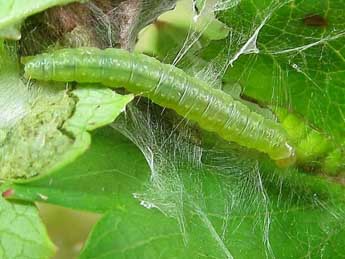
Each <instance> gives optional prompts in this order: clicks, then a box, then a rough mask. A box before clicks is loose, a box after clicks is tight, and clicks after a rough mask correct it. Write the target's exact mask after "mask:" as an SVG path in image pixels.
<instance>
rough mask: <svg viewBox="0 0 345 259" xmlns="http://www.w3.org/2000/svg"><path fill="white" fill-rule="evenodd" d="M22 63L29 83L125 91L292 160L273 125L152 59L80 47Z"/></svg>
mask: <svg viewBox="0 0 345 259" xmlns="http://www.w3.org/2000/svg"><path fill="white" fill-rule="evenodd" d="M24 63H25V74H26V76H27V77H29V78H33V79H39V80H45V81H50V80H53V81H62V82H70V81H76V82H80V83H85V82H87V83H102V84H104V85H107V86H110V87H125V88H126V89H127V90H128V91H130V92H133V93H136V94H139V95H142V96H145V97H148V98H149V99H151V100H152V101H153V102H155V103H157V104H159V105H161V106H163V107H167V108H171V109H173V110H175V111H176V112H177V113H178V114H180V115H182V116H184V117H186V118H187V119H189V120H192V121H195V122H197V123H198V124H199V125H200V127H201V128H203V129H205V130H208V131H211V132H216V133H218V134H219V135H220V136H221V137H222V138H224V139H225V140H229V141H233V142H236V143H238V144H240V145H242V146H245V147H248V148H253V149H256V150H259V151H261V152H264V153H267V154H268V155H269V156H270V157H271V158H272V159H273V160H282V161H283V164H284V161H293V160H294V156H295V153H294V148H293V147H292V146H291V145H290V144H289V143H288V140H287V135H286V133H285V130H284V129H283V128H282V127H281V126H280V125H279V124H278V123H277V122H275V121H273V120H269V119H266V118H265V117H264V116H262V115H260V114H258V113H255V112H252V111H250V109H249V108H248V107H247V106H245V105H244V104H243V103H241V102H239V101H236V100H234V99H233V98H232V97H231V96H230V95H228V94H226V93H224V92H223V91H221V90H218V89H214V88H211V87H209V86H208V85H207V84H206V83H205V82H203V81H201V80H198V79H196V78H193V77H191V76H189V75H187V74H186V73H184V72H183V71H182V70H181V69H179V68H176V67H174V66H172V65H168V64H162V63H161V62H159V61H158V60H156V59H154V58H152V57H148V56H145V55H143V54H138V53H130V52H127V51H125V50H121V49H106V50H100V49H96V48H79V49H62V50H58V51H55V52H53V53H46V54H41V55H37V56H35V57H30V58H29V59H27V60H24Z"/></svg>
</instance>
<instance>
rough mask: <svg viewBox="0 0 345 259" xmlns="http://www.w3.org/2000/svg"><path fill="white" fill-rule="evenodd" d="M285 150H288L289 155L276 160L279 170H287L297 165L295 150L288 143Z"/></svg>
mask: <svg viewBox="0 0 345 259" xmlns="http://www.w3.org/2000/svg"><path fill="white" fill-rule="evenodd" d="M285 148H286V149H287V152H286V154H287V155H286V156H285V157H283V158H279V159H275V163H276V165H277V166H278V167H279V168H287V167H290V166H292V165H294V164H295V163H296V152H295V149H294V148H293V147H292V146H291V145H289V144H288V143H285Z"/></svg>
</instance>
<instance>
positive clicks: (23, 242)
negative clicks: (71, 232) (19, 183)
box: [0, 198, 55, 259]
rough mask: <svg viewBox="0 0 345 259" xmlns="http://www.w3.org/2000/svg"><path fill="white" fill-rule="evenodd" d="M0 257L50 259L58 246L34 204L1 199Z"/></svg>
mask: <svg viewBox="0 0 345 259" xmlns="http://www.w3.org/2000/svg"><path fill="white" fill-rule="evenodd" d="M0 233H1V235H0V257H1V258H3V259H12V258H42V259H45V258H46V259H49V258H51V257H52V256H53V254H54V252H55V247H54V245H53V244H52V243H51V241H50V240H49V237H48V235H47V232H46V230H45V228H44V226H43V224H42V222H41V220H40V218H39V215H38V210H37V209H36V207H35V206H34V205H33V204H31V203H16V202H8V201H6V200H4V199H3V198H0Z"/></svg>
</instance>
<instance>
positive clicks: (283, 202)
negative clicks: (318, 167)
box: [10, 118, 345, 258]
mask: <svg viewBox="0 0 345 259" xmlns="http://www.w3.org/2000/svg"><path fill="white" fill-rule="evenodd" d="M139 119H140V118H139ZM93 140H94V141H93V143H92V145H91V149H90V150H89V151H87V152H86V153H85V154H84V155H83V156H82V157H80V158H79V159H77V160H76V161H75V162H74V163H72V164H71V165H69V166H67V167H65V168H64V169H62V170H61V171H60V172H56V173H54V174H51V175H46V176H44V177H42V178H40V179H32V180H31V181H27V182H24V183H17V184H14V185H12V186H10V188H13V189H14V191H15V193H14V195H13V198H15V199H18V198H19V199H26V200H31V201H44V202H49V203H53V204H59V205H62V206H66V207H70V208H77V209H82V210H89V211H95V212H101V213H106V215H105V216H104V218H103V219H102V220H101V221H100V222H99V224H98V225H97V226H96V227H95V229H94V231H93V234H92V235H91V237H90V239H89V241H88V242H87V244H86V246H85V248H84V251H83V253H82V255H81V258H114V257H116V258H126V257H127V258H128V257H130V258H133V257H134V258H135V257H140V258H155V257H156V256H157V255H159V254H162V255H164V256H163V257H164V258H181V257H182V258H183V257H188V258H198V257H199V256H205V257H207V256H209V257H212V256H213V257H216V258H225V257H226V256H227V255H229V253H230V254H232V255H233V256H235V258H252V257H256V258H265V256H266V253H268V254H270V253H272V251H273V253H274V254H275V256H276V257H277V258H284V257H285V256H286V254H285V253H287V252H286V251H287V250H286V249H288V253H289V255H291V257H294V258H299V257H302V256H305V255H306V254H308V252H310V253H311V256H315V257H318V256H320V255H321V253H324V256H325V255H327V256H329V257H333V256H336V255H337V253H339V252H340V251H341V249H342V244H343V241H342V238H343V236H344V229H343V228H339V227H338V226H342V225H343V223H345V222H344V218H345V217H344V216H345V215H344V210H343V209H344V208H343V206H344V205H343V202H344V188H343V187H341V186H339V185H336V184H330V183H327V182H325V181H323V180H322V179H320V178H318V177H315V176H309V175H306V174H303V173H301V172H298V171H296V170H291V169H289V170H285V171H284V170H283V171H279V170H278V171H277V170H276V169H273V167H272V164H271V163H270V162H269V161H267V164H262V166H260V167H258V165H257V164H256V162H255V161H252V159H250V158H248V160H246V159H245V158H244V157H243V155H241V154H240V153H239V154H237V155H236V153H235V155H234V154H233V155H229V154H228V153H221V152H220V151H217V152H216V154H213V151H211V152H210V153H209V154H204V156H203V166H202V168H200V167H194V166H195V165H193V164H191V163H190V162H189V163H186V164H184V162H183V161H184V160H183V159H181V158H180V159H179V157H180V156H182V157H184V158H186V157H187V156H188V155H187V153H184V149H182V150H181V148H182V145H180V146H179V147H180V152H175V154H174V155H173V156H172V157H175V159H177V160H169V161H170V163H172V166H168V165H166V166H165V167H162V169H161V170H162V171H160V170H159V171H156V174H158V176H159V179H160V181H159V183H160V184H159V186H156V185H155V184H154V183H155V182H154V181H153V182H148V177H147V173H146V172H147V171H148V167H147V164H146V161H145V160H144V159H143V157H142V155H141V154H140V152H138V150H137V149H136V147H135V146H134V145H133V144H131V143H130V142H128V141H127V140H125V139H124V138H123V137H121V136H120V135H119V134H118V133H116V132H114V131H113V130H112V129H110V128H104V129H100V130H97V131H95V132H94V134H93ZM165 148H166V149H168V152H169V151H171V150H170V149H169V146H166V147H165ZM181 153H182V154H181ZM188 154H189V156H190V155H191V154H190V153H188ZM161 155H162V154H161ZM176 156H178V157H176ZM219 157H220V158H221V159H220V160H219V164H218V163H217V162H215V161H214V160H217V159H218V158H219ZM156 158H157V160H154V161H156V162H155V166H156V167H155V168H159V167H160V165H162V164H161V163H160V162H159V158H158V157H156ZM229 164H231V167H228V166H229ZM272 173H273V175H272ZM152 177H153V176H152V175H151V180H152ZM139 203H140V204H141V205H139ZM148 208H151V209H148ZM156 208H158V209H159V210H160V211H162V212H163V213H161V212H159V211H158V210H157V209H156ZM109 210H110V211H109ZM107 211H109V212H107ZM301 240H305V242H301ZM332 241H334V242H332ZM267 242H269V243H267ZM168 244H169V245H168ZM282 244H284V246H283V247H284V249H282ZM320 244H321V245H320ZM271 249H272V251H271Z"/></svg>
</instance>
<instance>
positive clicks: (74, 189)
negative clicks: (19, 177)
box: [11, 128, 148, 213]
mask: <svg viewBox="0 0 345 259" xmlns="http://www.w3.org/2000/svg"><path fill="white" fill-rule="evenodd" d="M93 139H94V140H93V142H92V145H91V148H90V149H89V150H88V151H87V152H86V153H85V154H84V155H83V156H81V157H80V158H78V159H77V160H76V161H75V162H74V163H72V164H70V165H68V166H66V167H64V168H62V169H61V170H57V171H55V172H54V173H52V174H49V175H46V176H43V177H41V178H39V179H32V180H27V181H24V182H23V183H17V184H15V185H14V186H12V187H13V188H14V189H15V194H14V195H13V197H14V198H17V199H24V200H30V201H38V200H39V201H44V202H49V203H53V204H58V205H61V206H65V207H70V208H75V209H81V210H89V211H94V212H103V213H104V212H106V211H107V210H109V209H113V208H117V207H119V206H122V204H127V203H128V202H130V201H131V200H132V197H133V196H132V195H133V193H134V192H136V191H139V190H140V189H142V188H143V184H144V183H145V182H146V179H147V178H148V167H147V165H146V164H145V160H144V159H143V157H142V156H141V154H140V152H139V151H138V150H137V149H136V148H135V147H134V146H133V145H132V144H131V143H130V142H129V141H128V140H126V139H125V138H124V137H123V136H121V135H120V134H119V133H116V132H114V130H112V129H109V128H105V129H101V130H97V131H96V132H95V133H94V134H93ZM12 187H11V188H12Z"/></svg>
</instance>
